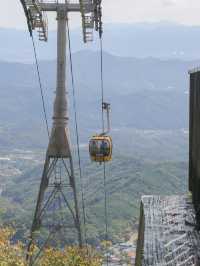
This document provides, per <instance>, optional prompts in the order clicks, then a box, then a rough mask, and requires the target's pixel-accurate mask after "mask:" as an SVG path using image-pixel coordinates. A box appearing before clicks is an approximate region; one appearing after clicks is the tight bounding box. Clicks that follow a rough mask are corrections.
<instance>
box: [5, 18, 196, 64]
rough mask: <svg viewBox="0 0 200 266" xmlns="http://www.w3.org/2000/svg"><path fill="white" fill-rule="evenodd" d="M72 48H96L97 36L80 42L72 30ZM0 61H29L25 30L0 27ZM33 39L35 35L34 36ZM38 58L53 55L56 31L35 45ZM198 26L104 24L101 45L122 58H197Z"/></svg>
mask: <svg viewBox="0 0 200 266" xmlns="http://www.w3.org/2000/svg"><path fill="white" fill-rule="evenodd" d="M71 36H72V47H73V51H74V52H76V51H79V50H83V49H85V50H95V51H97V50H98V49H99V43H98V36H97V35H95V37H94V40H95V41H94V42H93V43H91V44H88V45H84V44H83V42H82V32H81V30H80V29H76V30H72V32H71ZM0 39H1V48H0V60H4V61H12V62H13V61H17V62H30V61H33V51H32V44H31V41H30V38H29V34H28V32H27V31H20V30H14V29H2V28H0ZM36 39H37V36H36ZM36 43H37V46H38V55H39V58H40V59H41V60H52V59H55V57H56V33H55V32H51V31H50V32H49V42H48V43H41V42H40V44H39V45H38V41H36ZM199 43H200V27H197V26H185V25H179V24H173V23H167V22H165V23H136V24H105V25H104V37H103V46H104V50H105V51H106V52H108V53H111V54H114V55H118V56H126V57H140V58H145V57H156V58H170V59H172V58H180V59H187V60H188V59H198V58H200V46H199Z"/></svg>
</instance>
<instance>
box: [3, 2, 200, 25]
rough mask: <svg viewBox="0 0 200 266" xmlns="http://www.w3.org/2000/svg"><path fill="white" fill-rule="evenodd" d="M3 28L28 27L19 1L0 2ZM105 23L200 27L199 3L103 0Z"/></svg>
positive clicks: (73, 20)
mask: <svg viewBox="0 0 200 266" xmlns="http://www.w3.org/2000/svg"><path fill="white" fill-rule="evenodd" d="M1 2H2V3H1V8H0V27H4V28H5V27H6V28H18V29H24V28H26V23H25V18H24V14H23V11H22V7H21V4H20V0H6V1H1ZM102 2H103V21H104V23H136V22H159V21H170V22H176V23H181V24H186V25H200V16H199V13H200V1H199V0H102ZM48 17H49V28H50V29H55V27H56V23H55V17H54V16H52V15H49V16H48ZM70 18H71V26H72V27H78V26H79V24H80V16H77V15H72V16H71V17H70Z"/></svg>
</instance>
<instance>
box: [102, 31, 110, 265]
mask: <svg viewBox="0 0 200 266" xmlns="http://www.w3.org/2000/svg"><path fill="white" fill-rule="evenodd" d="M100 65H101V66H100V71H101V73H100V75H101V104H102V132H103V134H105V122H104V107H103V105H104V76H103V41H102V36H100ZM103 185H104V211H105V213H104V215H105V240H106V249H107V251H106V253H107V254H106V264H107V266H108V239H109V238H108V193H107V177H106V162H105V161H104V162H103Z"/></svg>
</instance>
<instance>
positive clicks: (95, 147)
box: [89, 102, 112, 163]
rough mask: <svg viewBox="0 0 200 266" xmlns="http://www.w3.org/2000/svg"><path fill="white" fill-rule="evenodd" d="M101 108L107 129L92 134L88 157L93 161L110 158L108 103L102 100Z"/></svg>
mask: <svg viewBox="0 0 200 266" xmlns="http://www.w3.org/2000/svg"><path fill="white" fill-rule="evenodd" d="M102 110H103V112H104V111H106V114H107V131H106V132H105V131H104V132H103V133H101V134H99V135H95V136H93V137H92V138H91V139H90V142H89V153H90V158H91V160H92V161H93V162H99V163H102V162H109V161H111V160H112V138H111V137H110V136H108V135H107V134H108V132H109V131H110V116H109V114H110V104H109V103H105V102H104V103H103V104H102Z"/></svg>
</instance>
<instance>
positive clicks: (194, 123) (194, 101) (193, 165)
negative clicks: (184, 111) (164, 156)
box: [189, 68, 200, 226]
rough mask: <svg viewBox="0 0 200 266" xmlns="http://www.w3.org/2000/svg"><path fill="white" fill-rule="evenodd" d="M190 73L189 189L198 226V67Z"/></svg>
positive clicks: (199, 182) (199, 145) (199, 135)
mask: <svg viewBox="0 0 200 266" xmlns="http://www.w3.org/2000/svg"><path fill="white" fill-rule="evenodd" d="M189 73H190V130H189V132H190V137H189V142H190V149H189V190H190V191H191V193H192V199H193V203H194V207H195V210H196V214H197V224H198V226H200V69H198V68H197V69H194V70H192V71H190V72H189Z"/></svg>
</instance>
